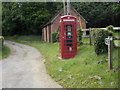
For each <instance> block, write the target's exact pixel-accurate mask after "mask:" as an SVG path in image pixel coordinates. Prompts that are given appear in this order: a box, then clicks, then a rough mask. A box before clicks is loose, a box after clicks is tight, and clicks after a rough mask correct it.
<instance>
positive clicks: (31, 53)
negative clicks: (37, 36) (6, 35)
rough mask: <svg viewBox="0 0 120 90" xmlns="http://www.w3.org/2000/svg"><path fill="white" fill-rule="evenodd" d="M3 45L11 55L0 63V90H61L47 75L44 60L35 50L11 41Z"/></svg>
mask: <svg viewBox="0 0 120 90" xmlns="http://www.w3.org/2000/svg"><path fill="white" fill-rule="evenodd" d="M5 44H6V45H7V46H9V47H10V49H11V54H10V55H9V56H8V58H6V59H4V60H1V61H0V71H1V70H2V88H62V87H61V86H60V85H58V84H57V83H56V82H55V81H54V80H53V79H51V77H50V76H49V75H48V74H47V72H46V68H45V65H44V61H45V60H44V58H43V57H42V56H41V54H40V53H39V52H38V51H37V50H36V49H35V48H33V47H30V46H27V45H23V44H19V43H15V42H11V41H5ZM1 67H2V68H1ZM0 77H1V75H0ZM0 82H1V79H0ZM0 87H1V85H0Z"/></svg>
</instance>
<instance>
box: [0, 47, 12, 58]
mask: <svg viewBox="0 0 120 90" xmlns="http://www.w3.org/2000/svg"><path fill="white" fill-rule="evenodd" d="M9 54H10V49H9V47H8V46H5V45H4V46H3V49H2V51H0V60H2V58H6V57H7V56H8V55H9Z"/></svg>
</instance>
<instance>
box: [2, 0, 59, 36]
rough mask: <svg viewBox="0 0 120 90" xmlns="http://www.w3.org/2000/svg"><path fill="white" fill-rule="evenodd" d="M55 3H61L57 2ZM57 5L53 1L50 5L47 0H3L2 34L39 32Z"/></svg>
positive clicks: (54, 11)
mask: <svg viewBox="0 0 120 90" xmlns="http://www.w3.org/2000/svg"><path fill="white" fill-rule="evenodd" d="M58 4H59V5H58ZM54 5H55V6H54ZM57 5H58V6H60V5H61V4H60V3H57ZM57 5H56V4H55V3H53V4H51V7H50V3H47V2H24V3H22V2H10V3H7V2H4V3H3V4H2V9H3V11H2V12H3V13H2V22H3V25H2V30H3V35H31V34H40V33H41V29H42V27H43V26H44V25H45V24H46V23H47V22H48V20H49V19H50V18H51V17H52V15H53V14H54V13H56V10H53V9H56V6H57ZM52 7H53V8H52Z"/></svg>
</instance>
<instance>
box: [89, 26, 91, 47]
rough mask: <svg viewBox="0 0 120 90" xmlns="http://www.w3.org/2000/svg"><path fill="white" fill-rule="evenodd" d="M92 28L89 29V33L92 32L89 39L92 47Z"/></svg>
mask: <svg viewBox="0 0 120 90" xmlns="http://www.w3.org/2000/svg"><path fill="white" fill-rule="evenodd" d="M91 31H92V30H91V28H89V32H90V35H89V38H90V45H92V33H91Z"/></svg>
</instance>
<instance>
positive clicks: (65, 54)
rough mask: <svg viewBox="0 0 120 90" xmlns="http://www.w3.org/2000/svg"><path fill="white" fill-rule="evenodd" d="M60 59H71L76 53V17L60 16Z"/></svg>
mask: <svg viewBox="0 0 120 90" xmlns="http://www.w3.org/2000/svg"><path fill="white" fill-rule="evenodd" d="M59 41H60V57H61V58H62V59H69V58H73V57H74V56H75V55H76V53H77V35H76V17H74V16H71V15H65V16H61V18H60V23H59Z"/></svg>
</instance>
